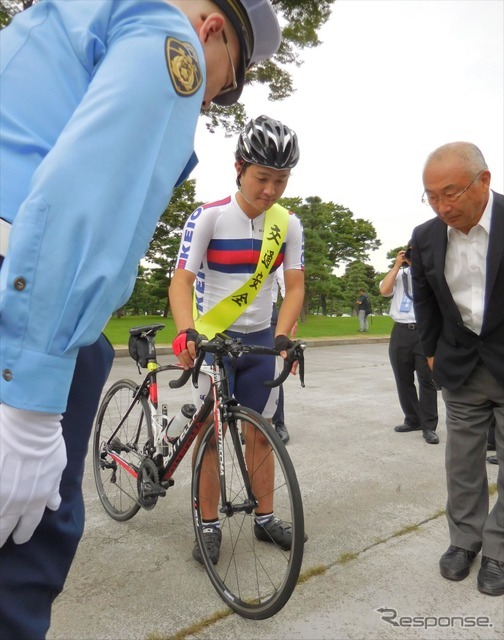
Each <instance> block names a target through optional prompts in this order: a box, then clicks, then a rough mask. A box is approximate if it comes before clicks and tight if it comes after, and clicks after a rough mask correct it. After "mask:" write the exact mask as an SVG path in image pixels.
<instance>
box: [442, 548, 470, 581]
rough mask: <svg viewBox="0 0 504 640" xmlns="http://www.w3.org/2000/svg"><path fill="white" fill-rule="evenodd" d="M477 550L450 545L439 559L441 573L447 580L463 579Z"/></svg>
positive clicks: (467, 573)
mask: <svg viewBox="0 0 504 640" xmlns="http://www.w3.org/2000/svg"><path fill="white" fill-rule="evenodd" d="M477 555H478V552H477V551H469V550H468V549H461V548H460V547H455V546H454V545H452V544H451V545H450V546H449V547H448V549H447V550H446V551H445V552H444V553H443V555H442V556H441V559H440V560H439V568H440V570H441V575H442V576H443V578H446V579H447V580H463V579H464V578H467V576H468V575H469V569H470V568H471V565H472V563H473V562H474V558H475V557H476V556H477Z"/></svg>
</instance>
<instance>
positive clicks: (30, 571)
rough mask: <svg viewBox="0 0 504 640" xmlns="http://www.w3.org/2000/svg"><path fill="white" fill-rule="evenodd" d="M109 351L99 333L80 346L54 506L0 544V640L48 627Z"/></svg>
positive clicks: (78, 530) (78, 512) (72, 537)
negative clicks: (28, 529) (24, 534)
mask: <svg viewBox="0 0 504 640" xmlns="http://www.w3.org/2000/svg"><path fill="white" fill-rule="evenodd" d="M113 357H114V351H113V349H112V346H111V345H110V343H109V342H108V340H107V339H106V338H105V337H104V336H103V335H102V336H101V337H100V339H99V340H98V341H97V342H96V343H95V344H94V345H91V346H89V347H84V348H82V349H80V351H79V355H78V357H77V363H76V368H75V373H74V377H73V381H72V386H71V390H70V395H69V399H68V405H67V410H66V412H65V414H64V416H63V420H62V427H63V437H64V439H65V444H66V449H67V458H68V463H67V466H66V469H65V471H64V473H63V477H62V480H61V488H60V492H61V498H62V502H61V506H60V508H59V509H58V511H50V510H49V509H46V511H45V513H44V516H43V518H42V521H41V523H40V525H39V526H38V527H37V529H36V530H35V533H34V535H33V536H32V538H31V539H30V540H29V541H28V542H26V543H25V544H20V545H17V544H14V543H13V541H12V537H11V538H9V540H8V541H7V542H6V543H5V545H4V546H3V547H2V548H1V549H0V639H1V640H39V639H41V638H45V635H46V633H47V630H48V628H49V625H50V620H51V605H52V603H53V600H54V599H55V598H56V596H57V595H58V594H59V593H60V592H61V590H62V589H63V584H64V582H65V579H66V577H67V574H68V571H69V569H70V566H71V564H72V561H73V558H74V555H75V552H76V550H77V545H78V544H79V540H80V539H81V536H82V532H83V530H84V501H83V498H82V476H83V471H84V459H85V457H86V453H87V448H88V442H89V436H90V433H91V428H92V425H93V420H94V417H95V413H96V410H97V407H98V403H99V400H100V394H101V391H102V389H103V386H104V384H105V382H106V380H107V377H108V374H109V373H110V369H111V366H112V360H113ZM40 375H45V376H50V375H51V372H50V371H41V372H40Z"/></svg>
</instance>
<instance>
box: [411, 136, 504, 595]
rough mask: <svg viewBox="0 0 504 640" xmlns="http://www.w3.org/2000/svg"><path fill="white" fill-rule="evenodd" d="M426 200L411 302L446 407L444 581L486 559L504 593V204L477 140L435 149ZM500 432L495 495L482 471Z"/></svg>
mask: <svg viewBox="0 0 504 640" xmlns="http://www.w3.org/2000/svg"><path fill="white" fill-rule="evenodd" d="M423 184H424V195H423V198H422V200H423V202H424V203H425V204H427V205H429V206H430V207H431V208H432V210H433V211H434V213H435V214H436V216H435V217H434V218H432V219H430V220H428V221H427V222H425V223H424V224H421V225H420V226H418V227H416V228H415V230H414V232H413V240H412V253H411V255H412V271H413V299H414V300H415V314H416V319H417V326H418V331H419V333H420V338H421V340H422V343H423V347H424V351H425V355H426V356H427V360H428V362H429V366H430V367H431V370H432V372H433V375H434V379H435V380H436V381H437V382H439V383H440V384H441V387H442V394H443V400H444V402H445V405H446V432H447V439H446V479H447V486H448V501H447V508H446V516H447V519H448V527H449V532H450V543H451V544H450V546H449V547H448V549H447V551H446V552H445V553H444V554H443V555H442V556H441V559H440V562H439V566H440V571H441V575H442V576H443V577H444V578H446V579H448V580H463V579H464V578H465V577H466V576H468V575H469V572H470V568H471V565H472V563H473V562H474V560H475V558H476V556H477V555H478V553H479V551H480V550H481V552H482V559H481V566H480V569H479V572H478V577H477V587H478V589H479V591H480V592H481V593H485V594H488V595H493V596H499V595H503V594H504V304H503V302H502V301H503V300H504V196H502V195H501V194H499V193H496V192H494V191H492V190H491V189H490V171H489V170H488V166H487V164H486V162H485V159H484V157H483V154H482V153H481V151H480V150H479V149H478V147H476V145H474V144H472V143H470V142H452V143H449V144H445V145H443V146H442V147H439V148H438V149H436V150H435V151H433V152H432V153H431V154H430V155H429V157H428V158H427V161H426V163H425V166H424V170H423ZM492 425H494V426H495V444H496V455H497V460H498V467H499V468H498V472H497V497H496V500H495V504H494V506H493V508H492V509H491V510H490V511H489V495H488V478H487V467H486V463H485V458H486V452H487V441H488V432H489V430H490V428H491V427H492Z"/></svg>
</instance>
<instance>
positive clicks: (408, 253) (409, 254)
mask: <svg viewBox="0 0 504 640" xmlns="http://www.w3.org/2000/svg"><path fill="white" fill-rule="evenodd" d="M404 259H405V260H409V261H410V262H411V247H408V248H407V249H406V251H405V252H404Z"/></svg>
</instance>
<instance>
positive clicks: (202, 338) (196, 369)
mask: <svg viewBox="0 0 504 640" xmlns="http://www.w3.org/2000/svg"><path fill="white" fill-rule="evenodd" d="M207 342H208V338H207V337H206V336H205V335H203V334H202V333H200V334H199V336H198V339H197V340H196V349H197V352H198V355H197V356H196V360H195V361H194V368H193V370H192V383H193V385H194V388H195V389H197V388H198V377H199V372H200V369H201V365H202V364H203V362H204V360H205V352H204V350H203V349H201V347H202V346H204V345H205V344H207Z"/></svg>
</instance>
